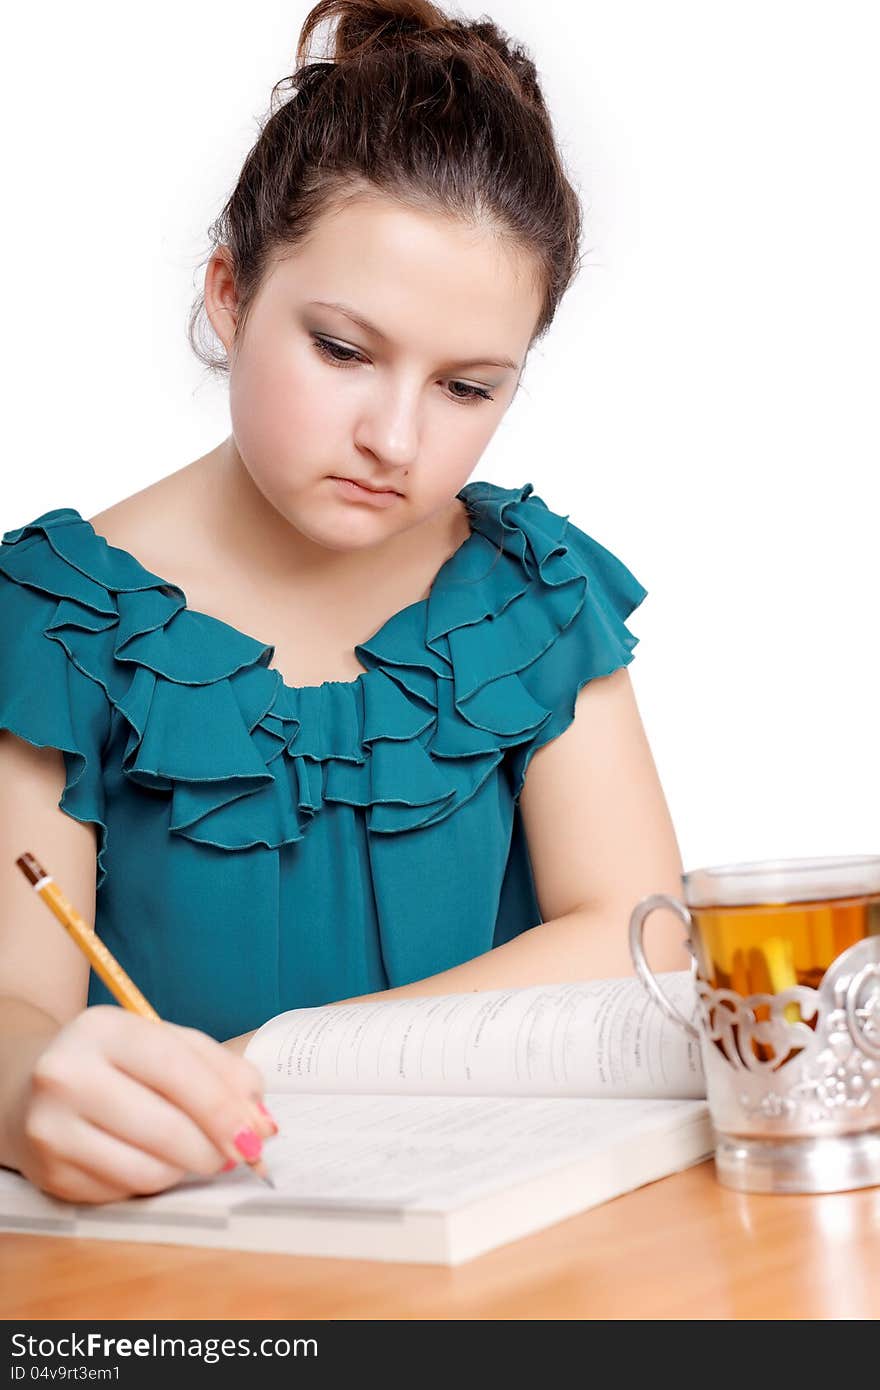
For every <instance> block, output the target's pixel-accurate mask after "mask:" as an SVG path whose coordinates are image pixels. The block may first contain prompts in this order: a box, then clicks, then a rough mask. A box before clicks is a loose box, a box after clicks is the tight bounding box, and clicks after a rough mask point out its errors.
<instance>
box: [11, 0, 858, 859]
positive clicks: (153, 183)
mask: <svg viewBox="0 0 880 1390" xmlns="http://www.w3.org/2000/svg"><path fill="white" fill-rule="evenodd" d="M308 9H309V5H308V4H307V3H302V4H297V3H289V2H288V3H278V2H277V0H250V3H249V4H248V5H247V6H246V7H244V6H242V4H241V0H235V3H231V2H230V0H210V3H207V0H187V3H186V4H180V3H174V4H172V3H170V0H154V3H153V4H152V5H150V6H149V7H146V8H140V7H135V6H125V5H118V4H109V3H92V4H88V3H84V4H79V5H72V6H70V5H62V4H60V3H49V4H42V5H39V6H36V7H34V8H32V9H27V8H26V7H24V6H16V7H15V8H14V11H13V12H12V14H11V16H10V17H9V18H8V19H7V21H6V23H5V26H4V28H5V35H6V40H7V43H8V49H7V62H6V63H5V64H4V67H5V72H4V83H3V88H2V94H0V97H2V120H3V128H4V131H5V139H4V161H3V184H4V190H5V194H6V197H5V208H6V211H5V215H4V218H3V220H2V222H0V235H2V238H3V247H2V252H3V279H4V332H3V335H2V350H3V354H4V373H3V375H4V383H5V386H6V393H5V396H6V399H5V405H4V419H3V434H4V440H3V443H4V452H5V456H6V457H5V459H4V467H3V471H2V489H3V492H2V505H0V529H2V530H9V529H12V528H13V527H15V526H19V525H22V524H23V523H24V522H25V521H28V520H31V519H32V518H33V517H35V516H37V515H38V514H39V513H40V512H42V511H45V510H48V509H50V508H53V507H60V506H74V507H76V508H77V509H78V510H79V511H80V512H81V513H82V514H83V515H84V516H89V515H92V514H93V513H94V512H96V511H98V510H100V509H102V508H103V507H106V506H109V505H110V504H111V503H112V502H114V501H117V500H119V499H120V498H122V497H125V496H128V495H130V494H131V493H133V492H136V491H138V490H139V489H140V488H142V487H145V486H147V485H148V484H149V483H151V482H153V481H155V480H156V479H157V478H159V477H162V476H164V475H165V474H167V473H170V472H172V471H174V470H176V469H177V468H180V467H182V466H183V465H184V464H186V463H188V462H190V461H191V460H192V459H194V458H196V457H198V456H199V455H200V454H202V453H204V452H205V451H206V450H208V449H209V448H211V447H213V446H214V445H215V444H216V443H217V442H218V441H219V440H220V439H222V438H224V437H225V436H226V434H227V433H228V432H229V417H228V409H227V403H226V394H225V386H224V385H222V384H217V383H214V382H212V381H210V380H209V379H208V378H207V377H206V374H205V373H204V371H203V369H202V368H201V366H200V365H199V363H198V362H197V361H196V359H195V358H194V357H193V356H192V354H191V353H190V350H189V348H188V346H187V343H186V338H185V327H186V319H187V313H188V310H189V307H190V303H191V301H192V300H193V298H194V297H195V294H196V292H197V290H198V289H199V288H200V286H201V274H202V271H201V269H200V267H199V263H200V262H201V261H202V260H203V258H204V256H205V255H206V254H207V251H208V249H209V245H208V240H207V227H208V225H209V223H210V221H211V220H212V219H213V218H214V217H215V216H216V215H217V213H218V212H219V211H220V208H221V207H222V205H223V202H224V201H225V199H226V197H227V196H228V194H229V192H230V191H231V189H232V187H233V186H234V183H235V180H236V177H237V175H238V171H239V169H240V166H241V162H242V160H243V158H244V156H245V154H246V152H247V150H248V149H249V148H250V146H251V144H252V143H253V141H254V139H255V138H256V135H257V133H258V125H257V122H258V119H259V118H261V117H262V116H263V115H264V114H265V111H266V108H267V103H268V98H269V92H270V89H271V86H272V84H273V82H275V81H276V80H278V79H279V78H280V77H282V76H284V75H286V74H287V73H289V72H290V71H291V70H292V68H293V66H294V61H293V54H294V49H295V43H296V38H297V35H298V32H299V28H300V25H301V23H302V21H303V19H304V18H305V15H306V13H307V12H308ZM486 11H488V13H489V14H490V15H491V17H492V18H493V19H494V20H495V21H496V22H497V23H498V24H500V25H501V26H502V28H504V29H505V30H506V31H507V32H508V33H509V34H510V35H511V36H513V37H515V38H517V39H519V40H520V41H521V42H523V43H524V44H525V45H526V46H527V47H528V49H529V51H530V52H531V54H532V56H533V57H534V59H535V61H536V63H537V67H538V70H539V74H540V77H541V80H542V83H543V87H544V92H545V96H546V99H547V102H548V104H549V106H550V109H551V112H552V115H553V119H554V123H555V126H556V130H557V135H558V138H559V141H560V144H561V147H562V151H563V157H564V159H565V161H566V164H567V167H568V170H569V174H570V177H571V178H572V181H573V182H574V183H575V185H576V187H577V188H578V190H579V192H580V194H581V198H582V201H583V204H584V207H585V211H586V234H585V246H586V247H588V248H590V249H589V252H588V254H587V257H586V262H585V265H584V269H583V270H582V272H581V275H580V277H579V279H578V280H577V281H576V283H575V285H574V287H573V288H572V289H571V290H570V292H569V294H568V296H567V297H566V299H565V300H564V301H563V303H562V305H561V308H560V310H559V313H558V315H557V319H556V322H555V323H554V325H553V327H552V328H551V330H550V333H549V335H548V336H547V338H545V340H544V342H543V343H542V344H541V345H540V347H539V348H537V349H535V350H534V351H533V353H532V356H531V358H530V362H529V366H528V367H527V369H526V373H525V376H524V379H523V388H522V390H521V391H520V394H519V397H518V399H517V401H516V403H515V405H514V406H513V407H512V408H511V410H510V411H509V412H508V415H507V417H506V418H505V420H504V422H503V424H502V426H501V428H500V430H499V431H498V433H497V434H496V436H495V438H494V439H493V441H492V443H491V445H490V448H489V449H488V451H487V452H486V454H485V455H484V457H483V459H482V460H481V462H480V464H479V465H478V467H477V469H476V470H475V473H474V475H473V476H474V477H475V478H489V479H491V480H492V481H495V482H498V483H501V484H503V485H504V486H508V487H513V486H517V485H519V484H521V483H523V482H526V481H529V482H532V483H533V484H534V486H535V490H536V491H537V492H538V494H539V495H540V496H542V497H543V498H544V500H545V501H546V502H547V504H548V506H550V507H552V508H553V509H554V510H556V511H561V512H563V513H567V514H568V515H570V516H571V518H572V520H573V521H575V522H576V523H577V524H578V525H579V526H581V527H582V528H583V529H584V530H586V531H588V532H589V533H590V534H591V535H593V536H595V537H596V539H597V540H599V541H601V543H602V544H603V545H606V546H607V547H609V548H610V549H611V550H613V551H614V552H615V553H616V554H618V555H619V556H620V557H621V559H623V560H624V562H625V563H626V564H628V565H629V567H630V568H631V569H632V570H633V571H634V573H635V574H636V575H637V577H638V578H639V579H640V580H641V581H642V583H643V584H644V585H645V586H646V587H647V589H648V590H649V597H648V598H647V599H646V601H645V603H644V604H643V605H642V607H641V608H640V609H639V610H637V612H636V613H635V614H634V616H633V618H632V619H631V621H630V627H631V629H632V630H633V631H634V632H635V633H636V634H637V635H638V636H639V637H640V639H641V640H640V644H639V646H638V647H637V649H636V655H635V659H634V661H633V663H632V666H631V667H630V670H631V674H632V678H633V682H634V684H635V688H636V691H637V694H638V698H639V704H640V708H641V711H642V717H643V720H644V723H645V726H646V729H647V731H648V735H649V738H650V741H651V744H652V747H653V749H654V756H655V760H656V762H657V766H658V770H659V772H660V776H661V780H662V782H663V785H664V788H665V790H666V794H667V798H668V800H669V804H670V808H671V810H672V814H673V818H674V820H675V823H676V826H677V829H678V834H679V841H680V844H681V848H682V853H683V857H684V861H685V867H686V868H695V867H697V866H698V865H701V864H709V863H719V862H724V861H729V860H734V859H750V858H764V857H775V856H794V855H800V854H814V853H815V854H837V853H854V852H862V851H880V825H878V813H877V809H876V797H875V790H876V787H877V785H878V781H880V778H878V773H880V754H878V740H877V734H876V722H877V715H876V709H877V702H876V694H877V685H878V652H880V635H878V630H877V595H878V578H877V562H876V558H875V536H876V531H877V515H876V510H875V477H876V470H877V463H878V442H880V439H878V436H880V425H878V413H877V386H878V365H880V364H878V320H880V272H878V247H880V181H878V177H877V138H878V131H880V83H878V81H877V70H878V61H880V45H878V25H880V19H878V11H877V7H876V6H875V5H874V4H873V3H868V2H867V0H866V3H852V2H851V0H835V3H833V4H832V3H830V0H828V2H827V3H821V4H816V3H805V0H799V2H798V3H795V0H738V3H736V4H733V3H712V4H706V3H705V0H702V3H700V2H698V0H689V2H688V3H684V2H683V0H665V3H663V4H657V3H655V2H654V0H639V3H635V2H634V0H604V2H603V3H589V0H582V2H581V3H579V4H575V3H573V0H542V2H541V3H540V4H538V5H536V4H534V3H533V0H497V3H494V4H491V5H487V6H486ZM452 12H453V13H458V14H460V15H469V16H471V17H474V18H476V17H478V16H479V15H481V14H483V13H484V12H485V11H484V9H483V8H482V7H479V6H478V5H476V4H466V5H461V6H459V7H457V9H456V10H453V11H452ZM167 577H168V578H171V579H173V578H174V576H173V575H171V576H167Z"/></svg>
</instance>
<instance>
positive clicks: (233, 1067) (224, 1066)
mask: <svg viewBox="0 0 880 1390" xmlns="http://www.w3.org/2000/svg"><path fill="white" fill-rule="evenodd" d="M166 1026H168V1025H166ZM170 1027H172V1028H173V1029H174V1030H175V1031H176V1032H177V1033H179V1034H180V1035H181V1037H182V1040H183V1041H184V1042H185V1043H186V1044H187V1045H188V1046H190V1047H194V1048H195V1049H196V1051H197V1052H199V1054H200V1055H201V1056H202V1057H204V1059H205V1061H206V1062H207V1064H208V1065H209V1066H212V1067H215V1068H216V1070H217V1074H218V1075H219V1076H220V1078H221V1080H223V1081H227V1082H229V1084H231V1086H232V1087H233V1089H234V1090H236V1091H240V1093H241V1094H242V1095H244V1096H245V1097H246V1098H247V1102H248V1106H249V1111H248V1113H249V1114H250V1117H251V1120H250V1122H251V1125H252V1126H253V1128H254V1129H256V1131H257V1133H258V1134H260V1135H261V1136H262V1137H263V1138H264V1139H266V1138H268V1137H269V1136H270V1135H273V1134H277V1133H278V1125H277V1123H276V1121H275V1120H274V1119H273V1117H272V1116H271V1115H270V1113H269V1111H268V1110H267V1109H266V1107H265V1105H264V1104H263V1094H264V1087H265V1082H264V1078H263V1074H262V1072H261V1071H260V1070H259V1068H258V1067H255V1066H254V1064H253V1062H250V1061H248V1060H247V1059H246V1058H244V1057H240V1056H238V1055H237V1054H235V1053H230V1052H229V1051H228V1050H227V1049H226V1048H225V1047H223V1046H222V1044H221V1043H218V1042H216V1041H215V1040H214V1039H213V1038H212V1037H209V1036H208V1034H207V1033H202V1032H200V1031H199V1030H198V1029H197V1028H186V1027H183V1026H182V1025H180V1024H176V1023H174V1024H171V1025H170Z"/></svg>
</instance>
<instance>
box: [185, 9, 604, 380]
mask: <svg viewBox="0 0 880 1390" xmlns="http://www.w3.org/2000/svg"><path fill="white" fill-rule="evenodd" d="M334 19H335V20H336V21H337V22H336V27H335V30H334V34H333V51H332V57H331V58H330V59H329V60H327V59H324V60H321V61H317V62H313V61H310V58H311V54H310V52H309V46H310V42H311V40H312V36H313V34H314V32H315V30H316V29H317V28H318V27H319V25H321V24H322V23H323V22H324V21H326V20H334ZM307 59H308V60H309V61H307ZM296 64H297V66H296V71H295V72H294V73H293V74H292V76H290V77H286V78H282V79H281V80H280V81H279V82H277V83H276V84H275V86H274V87H273V89H272V96H271V100H270V108H269V115H268V117H267V118H266V120H265V122H264V124H263V125H262V127H261V130H260V135H259V137H258V138H257V141H256V143H255V145H254V146H253V148H252V149H251V151H250V153H249V154H248V156H247V158H246V159H245V162H244V165H243V167H242V170H241V174H240V176H239V179H238V183H237V184H236V186H235V189H234V190H233V193H232V195H231V197H230V198H229V200H228V201H227V203H226V205H225V207H224V208H223V210H222V212H221V213H220V215H219V217H218V218H217V219H216V221H215V222H214V223H213V224H212V225H211V227H210V229H209V235H210V238H211V242H212V249H211V251H210V252H209V254H208V257H206V260H205V261H204V262H203V264H206V263H207V260H209V259H210V256H211V255H212V254H213V252H214V250H216V248H217V247H218V246H220V245H225V246H226V247H227V248H228V252H229V255H230V258H231V265H232V272H233V276H234V279H235V286H236V294H237V298H238V305H239V315H238V319H237V322H236V333H237V334H241V333H243V331H244V327H245V324H246V322H247V317H248V310H249V308H250V305H251V304H252V303H253V300H254V298H255V297H256V294H257V291H258V289H259V287H260V284H261V283H262V279H263V277H264V275H265V273H266V271H267V268H268V266H269V264H270V262H271V260H272V258H273V257H274V256H276V255H278V254H280V253H286V252H287V251H288V250H289V249H290V248H294V247H296V246H297V245H298V244H299V243H301V242H303V241H304V240H305V239H306V237H307V236H308V235H309V234H310V232H311V231H312V229H313V228H314V226H315V224H316V222H317V221H318V219H319V218H320V217H321V216H323V214H324V213H326V212H329V211H331V210H333V209H336V208H339V207H340V206H342V205H344V204H345V203H347V202H349V201H351V200H353V199H361V198H364V197H370V196H378V197H385V198H389V199H392V200H395V201H397V202H398V203H399V204H401V205H403V206H408V207H411V208H413V209H415V210H419V211H430V212H434V213H437V214H439V215H441V216H446V217H451V218H455V219H456V220H458V221H460V222H464V223H465V224H467V225H472V226H475V227H482V228H485V229H487V230H489V231H491V232H493V233H494V234H495V235H496V236H497V237H498V238H499V239H500V240H502V241H503V242H506V243H507V244H508V245H509V246H511V248H512V249H513V250H514V251H516V252H518V253H522V252H526V253H527V255H528V256H529V257H530V258H531V264H532V265H533V266H534V269H535V273H536V274H537V275H539V276H540V279H539V280H538V281H536V283H537V284H539V285H540V286H541V288H542V289H543V301H542V308H541V313H540V314H539V317H538V321H537V323H536V326H535V330H534V333H533V336H532V344H534V342H536V341H537V340H538V339H539V338H540V337H542V336H543V334H544V333H545V332H546V330H547V329H548V328H549V326H550V324H551V322H552V321H553V317H554V315H555V313H556V309H557V307H558V304H559V301H560V300H561V298H562V296H563V294H564V293H565V291H566V289H567V288H568V287H569V285H570V284H571V282H572V280H573V279H574V277H575V275H576V274H577V273H578V270H579V269H580V264H581V256H580V252H579V242H580V237H581V230H582V216H581V210H580V206H579V202H578V198H577V195H576V193H575V191H574V189H573V188H572V185H571V184H570V182H569V180H568V178H567V177H566V175H565V172H564V169H563V165H562V160H561V158H560V155H559V152H558V150H557V148H556V143H555V140H554V136H553V128H552V123H551V120H550V116H549V113H548V111H547V108H546V106H545V105H544V100H543V97H542V95H541V91H540V88H539V85H538V79H537V74H536V71H535V65H534V63H533V62H532V60H531V58H529V57H528V55H527V54H526V52H525V51H524V50H523V48H522V47H521V46H520V45H515V46H514V45H512V44H511V41H510V40H509V39H508V37H507V36H506V35H505V34H504V33H503V32H502V31H501V30H500V29H499V28H498V27H497V26H496V25H495V24H493V23H492V22H491V21H490V20H489V19H488V18H486V17H482V18H481V19H480V20H478V21H473V22H471V21H467V20H458V19H451V18H449V17H448V16H447V15H446V14H444V13H443V12H442V11H441V10H440V9H439V8H438V7H437V6H436V5H433V4H430V3H428V0H320V3H318V4H317V5H315V6H314V7H313V8H312V9H311V10H310V11H309V14H308V15H307V17H306V20H305V22H304V24H303V27H302V30H301V32H300V36H299V41H298V44H297V50H296ZM285 85H289V87H290V88H292V89H295V90H294V93H293V95H292V96H291V97H290V99H289V100H285V101H283V102H281V103H277V102H276V97H277V95H278V93H279V92H280V91H281V90H282V89H283V88H284V87H285ZM204 303H205V300H204V293H202V294H200V295H199V297H198V299H197V300H196V301H195V303H194V305H193V307H192V309H191V311H190V317H189V325H188V338H189V342H190V346H191V347H192V348H193V351H194V352H195V354H196V356H197V357H198V358H199V360H200V361H202V362H203V363H204V364H205V366H207V367H208V368H209V369H210V370H212V371H218V372H226V371H228V361H227V358H226V354H225V353H224V352H222V350H221V354H220V355H219V356H218V355H217V353H216V352H215V351H214V350H212V348H211V347H210V346H207V347H206V346H205V345H203V344H202V343H200V341H199V335H198V328H199V323H200V320H201V318H202V315H203V311H204ZM204 318H205V320H206V322H207V324H208V327H209V328H210V320H208V319H207V315H206V314H205V315H204ZM211 336H212V337H213V332H212V334H211ZM215 341H216V340H215ZM530 346H531V344H530Z"/></svg>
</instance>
